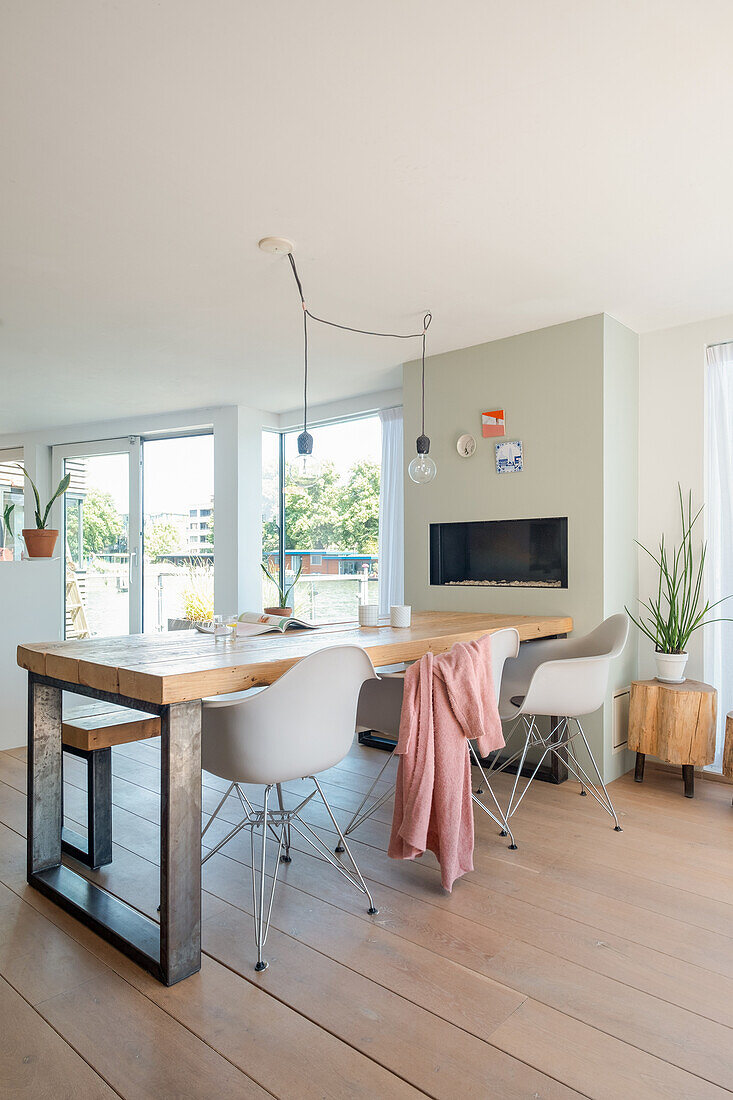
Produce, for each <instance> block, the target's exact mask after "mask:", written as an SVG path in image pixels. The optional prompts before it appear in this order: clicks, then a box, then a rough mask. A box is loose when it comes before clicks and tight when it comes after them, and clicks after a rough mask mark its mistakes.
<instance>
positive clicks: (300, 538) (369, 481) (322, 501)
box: [262, 461, 380, 555]
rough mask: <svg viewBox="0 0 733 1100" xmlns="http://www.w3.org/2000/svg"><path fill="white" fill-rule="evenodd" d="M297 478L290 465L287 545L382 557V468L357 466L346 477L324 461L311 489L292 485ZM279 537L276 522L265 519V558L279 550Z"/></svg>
mask: <svg viewBox="0 0 733 1100" xmlns="http://www.w3.org/2000/svg"><path fill="white" fill-rule="evenodd" d="M292 474H293V468H292V467H291V466H288V469H287V475H286V480H285V485H286V491H285V545H286V547H287V548H288V549H289V550H291V549H292V550H344V551H349V552H352V553H356V554H371V555H375V554H376V553H377V544H378V541H379V478H380V468H379V464H378V463H376V462H368V461H362V462H357V463H355V464H354V465H353V466H352V467H351V469H350V470H349V471H348V473H347V475H346V477H345V478H342V477H341V476H340V475H339V472H338V470H337V469H336V466H335V464H334V463H333V462H325V463H324V464H323V466H322V469H321V476H320V478H319V479H318V481H317V482H316V484H315V485H310V486H308V487H305V486H302V485H295V484H293V479H292ZM271 514H272V512H271ZM279 536H280V530H279V527H278V524H277V521H276V519H274V518H269V519H266V520H263V524H262V550H263V554H265V555H266V554H268V553H271V552H272V551H275V550H277V547H278V541H279Z"/></svg>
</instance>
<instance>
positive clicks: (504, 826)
mask: <svg viewBox="0 0 733 1100" xmlns="http://www.w3.org/2000/svg"><path fill="white" fill-rule="evenodd" d="M468 752H469V762H470V758H471V756H473V759H474V762H475V764H476V767H477V768H478V770H479V771H480V772H481V775H482V777H483V782H484V785H485V787H486V790H487V791H488V792H489V794H490V795H491V797H492V799H493V802H494V805H495V806H496V811H497V813H498V814H499V815H500V817H501V820H499V818H498V817H496V815H495V814H494V813H492V811H491V810H490V809H489V808H488V806H485V805H484V803H483V802H482V801H481V799H480V798H479V797H478V795H479V793H481V794H483V788H480V792H477V793H475V794H474V793H473V792H472V793H471V798H472V799H473V801H474V802H475V803H476V805H477V806H480V807H481V809H482V810H483V811H484V813H485V814H488V816H489V817H490V818H491V820H492V821H495V822H496V824H497V825H498V826H499V828H500V830H501V833H500V835H501V836H507V835H508V836H509V847H510V849H511V850H512V851H513V852H516V850H517V843H516V841H515V839H514V833H513V832H512V830H511V828H510V826H509V822H508V821H507V819H506V817H505V816H504V811H503V810H502V808H501V806H500V805H499V802H498V799H497V797H496V795H495V794H494V792H493V790H492V787H491V783H490V782H489V779H488V776H487V775H486V772H485V771H484V769H483V765H482V764H481V760H480V758H479V755H478V753H477V752H476V748H475V746H474V744H473V742H472V741H469V742H468Z"/></svg>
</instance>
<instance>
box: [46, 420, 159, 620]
mask: <svg viewBox="0 0 733 1100" xmlns="http://www.w3.org/2000/svg"><path fill="white" fill-rule="evenodd" d="M67 474H70V475H71V481H70V483H69V488H68V490H67V492H66V494H65V496H64V498H63V504H62V509H63V516H62V521H61V539H62V544H61V548H60V549H61V553H62V555H63V556H64V558H65V562H66V565H65V574H64V624H65V629H64V637H66V638H91V637H111V636H114V635H118V634H128V633H129V634H137V633H139V632H140V631H141V629H142V581H141V576H142V570H141V560H142V553H141V549H142V547H141V539H142V534H141V528H142V523H141V499H140V440H139V438H138V437H136V436H130V437H126V438H124V439H109V440H103V441H100V442H97V443H85V444H76V445H75V444H70V445H68V446H63V447H54V448H53V482H54V485H56V484H58V482H59V481H60V480H61V478H63V477H65V476H66V475H67Z"/></svg>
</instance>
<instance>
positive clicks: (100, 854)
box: [61, 701, 160, 869]
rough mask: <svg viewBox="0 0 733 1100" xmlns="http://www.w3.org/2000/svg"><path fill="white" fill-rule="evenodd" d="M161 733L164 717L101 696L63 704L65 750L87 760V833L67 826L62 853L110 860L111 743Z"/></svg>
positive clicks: (89, 861) (98, 863)
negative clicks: (119, 704)
mask: <svg viewBox="0 0 733 1100" xmlns="http://www.w3.org/2000/svg"><path fill="white" fill-rule="evenodd" d="M159 735H160V719H159V718H157V717H156V716H155V715H151V714H145V713H144V711H141V710H129V709H128V708H127V707H117V706H114V705H112V704H111V703H101V702H99V701H96V702H93V701H90V702H89V703H75V704H74V705H73V706H69V708H68V709H67V708H64V715H63V718H62V724H61V743H62V747H63V750H64V752H67V753H70V754H71V755H72V756H78V757H80V758H81V759H82V760H85V761H86V765H87V835H86V837H83V836H81V834H80V833H77V832H74V830H73V829H68V828H66V827H64V829H63V832H62V834H61V847H62V849H63V851H64V852H66V853H67V854H68V855H70V856H73V857H74V859H78V860H79V862H80V863H84V864H86V866H87V867H91V868H93V869H96V868H97V867H103V866H104V865H105V864H107V863H111V862H112V746H113V745H126V744H129V742H130V741H144V740H146V739H147V738H149V737H158V736H159Z"/></svg>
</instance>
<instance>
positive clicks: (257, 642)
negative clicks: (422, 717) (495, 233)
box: [18, 611, 573, 985]
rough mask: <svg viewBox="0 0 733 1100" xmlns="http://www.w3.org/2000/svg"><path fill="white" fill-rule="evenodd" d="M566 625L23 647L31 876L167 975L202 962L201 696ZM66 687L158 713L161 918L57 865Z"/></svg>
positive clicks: (526, 637)
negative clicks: (349, 655)
mask: <svg viewBox="0 0 733 1100" xmlns="http://www.w3.org/2000/svg"><path fill="white" fill-rule="evenodd" d="M572 626H573V623H572V619H570V618H569V617H567V616H530V615H493V614H488V613H487V614H484V613H462V612H437V611H421V612H414V613H413V616H412V625H411V626H410V627H407V628H404V629H396V628H392V627H391V626H390V625H389V624H388V623H385V624H382V625H379V626H378V627H359V626H357V625H355V624H353V623H337V624H329V625H324V626H321V627H319V628H318V629H317V630H307V629H292V630H288V631H287V632H286V633H285V634H282V635H281V634H267V635H259V636H257V637H242V636H238V637H233V636H232V637H214V636H212V635H206V634H200V633H198V632H197V631H176V632H173V633H170V634H136V635H128V636H124V637H116V638H90V639H85V640H70V641H66V642H49V643H34V644H27V645H21V646H19V647H18V664H19V665H20V667H21V668H23V669H26V670H27V672H28V840H27V852H28V858H27V879H28V882H29V883H30V885H31V886H33V887H35V888H36V889H37V890H39V891H40V892H41V893H43V894H44V895H45V896H46V897H48V898H50V899H51V900H52V901H54V902H55V903H56V904H58V905H60V906H61V907H62V908H64V909H65V910H66V911H67V912H69V913H71V914H72V915H73V916H74V917H76V918H77V919H79V920H80V921H82V922H84V923H85V924H86V925H88V926H89V927H91V928H92V929H94V931H95V932H97V933H98V934H99V935H101V936H103V937H104V938H105V939H106V940H108V941H109V942H110V943H112V944H114V946H115V947H117V948H119V949H120V950H121V951H123V952H124V953H125V954H127V955H129V956H130V957H131V958H132V959H134V960H135V961H136V962H138V963H139V964H140V965H142V966H144V967H145V968H146V969H147V970H149V971H150V972H151V973H153V974H154V975H155V976H156V977H157V978H158V979H159V980H160V981H161V982H164V983H165V984H166V985H173V984H174V983H175V982H179V981H181V980H182V979H183V978H187V977H189V976H190V975H191V974H194V973H195V972H196V971H198V970H199V969H200V968H201V715H202V704H201V700H202V699H203V698H206V697H208V696H212V695H223V694H227V693H229V692H234V691H242V690H244V689H246V688H251V687H256V686H259V685H265V684H271V683H273V682H274V681H275V680H277V679H278V677H279V676H282V674H283V673H284V672H286V671H287V670H288V669H289V668H291V667H292V666H293V665H294V664H296V663H297V662H298V661H300V660H302V659H303V657H307V656H308V655H309V654H311V653H315V652H317V651H319V650H322V649H328V648H330V647H333V646H339V645H357V646H360V647H361V648H362V649H364V650H365V651H366V653H368V654H369V656H370V658H371V660H372V662H373V664H374V665H375V667H383V666H385V665H391V664H397V663H401V662H405V661H415V660H418V659H419V658H420V657H422V656H423V654H425V653H427V652H433V653H444V652H446V651H447V650H449V649H450V648H451V647H452V646H453V645H454V644H455V643H456V642H466V641H472V640H475V639H477V638H480V637H481V636H482V635H484V634H490V633H493V632H494V631H496V630H501V629H503V628H505V627H515V628H516V629H517V630H518V632H519V637H520V639H521V640H522V641H523V642H529V641H532V640H535V639H539V638H547V637H554V636H557V635H563V634H567V633H568V632H569V631H570V630H572ZM64 691H69V692H74V693H75V694H79V695H86V696H90V697H91V698H93V699H101V700H104V701H105V702H110V703H116V704H118V705H121V706H126V707H130V708H132V709H133V710H141V711H146V712H148V713H150V714H156V715H158V716H159V717H160V725H161V826H160V924H157V923H156V922H155V921H152V920H150V918H149V917H147V916H145V915H143V914H142V913H140V912H139V911H138V910H137V909H135V908H134V906H133V905H128V904H127V903H126V902H124V901H122V900H120V899H119V898H116V897H113V896H112V895H111V894H109V893H107V892H106V891H105V890H103V889H102V888H101V887H100V886H98V885H96V883H93V882H90V881H89V880H88V879H87V878H85V877H83V875H81V874H80V873H78V872H77V871H75V870H74V869H73V867H70V866H68V865H66V864H64V863H62V858H61V833H62V826H63V779H62V768H61V698H62V692H64Z"/></svg>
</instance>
